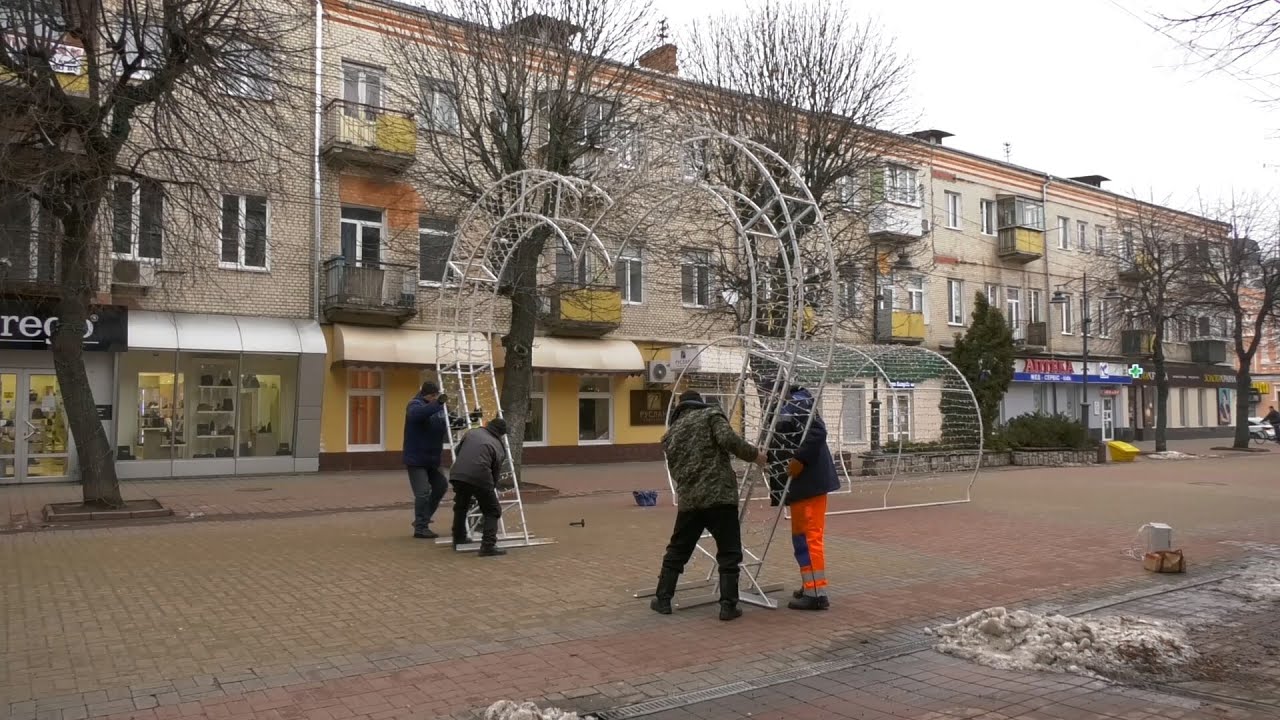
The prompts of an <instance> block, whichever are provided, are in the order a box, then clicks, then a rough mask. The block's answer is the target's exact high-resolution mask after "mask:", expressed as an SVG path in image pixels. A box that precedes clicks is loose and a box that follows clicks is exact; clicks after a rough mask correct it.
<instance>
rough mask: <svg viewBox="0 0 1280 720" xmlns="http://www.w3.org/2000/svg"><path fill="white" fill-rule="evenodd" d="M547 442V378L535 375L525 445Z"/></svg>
mask: <svg viewBox="0 0 1280 720" xmlns="http://www.w3.org/2000/svg"><path fill="white" fill-rule="evenodd" d="M546 442H547V376H546V375H544V374H542V373H534V374H533V378H532V380H531V382H530V384H529V414H528V416H526V417H525V421H524V445H525V447H528V446H530V445H545V444H546Z"/></svg>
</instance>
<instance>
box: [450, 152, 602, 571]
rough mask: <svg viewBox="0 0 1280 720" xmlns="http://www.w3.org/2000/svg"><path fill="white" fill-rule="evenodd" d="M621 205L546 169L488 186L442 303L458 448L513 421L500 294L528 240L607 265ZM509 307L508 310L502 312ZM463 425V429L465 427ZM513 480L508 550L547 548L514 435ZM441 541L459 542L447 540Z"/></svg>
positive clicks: (505, 526)
mask: <svg viewBox="0 0 1280 720" xmlns="http://www.w3.org/2000/svg"><path fill="white" fill-rule="evenodd" d="M612 204H613V200H612V199H611V198H610V197H609V195H608V194H607V193H606V192H605V191H604V190H602V189H601V188H600V187H599V186H597V185H595V184H594V183H591V182H589V181H587V180H583V179H580V178H572V177H567V176H564V175H560V174H557V173H552V172H548V171H543V170H524V171H521V172H517V173H513V174H511V175H508V176H506V177H504V178H502V179H501V180H499V181H498V182H496V183H494V184H493V185H492V186H490V187H489V188H488V190H486V192H485V193H484V194H483V195H482V196H481V197H480V199H479V200H477V201H476V202H475V203H473V204H472V206H471V208H470V209H469V210H468V211H467V213H466V214H465V215H464V216H463V218H462V220H461V221H460V222H459V223H458V226H457V231H456V234H455V240H454V243H453V246H452V248H451V250H450V254H449V259H448V261H447V262H446V264H445V269H444V273H443V277H441V278H440V282H439V284H440V288H441V291H442V297H441V301H440V302H439V303H438V305H437V314H438V318H437V320H438V323H437V327H438V328H439V329H438V331H437V334H436V370H437V374H438V377H439V379H440V385H441V388H442V390H443V391H444V392H446V393H448V394H450V395H451V396H452V397H455V398H457V401H458V403H459V404H460V405H461V407H460V408H459V409H460V410H461V413H460V415H459V416H457V417H460V418H462V419H463V420H462V422H456V421H455V420H454V419H453V418H451V420H450V422H449V443H450V445H451V446H453V445H454V443H455V432H456V431H457V430H460V429H461V427H458V426H461V425H464V424H465V426H467V427H469V428H471V429H476V428H478V427H479V425H480V424H481V423H483V421H484V420H485V419H486V418H487V417H501V416H502V415H503V411H502V404H501V401H500V396H501V392H500V389H499V387H498V379H497V373H496V369H497V364H496V358H495V357H494V341H495V340H496V339H497V338H498V337H499V336H500V334H501V333H503V332H505V330H504V329H503V327H502V325H503V323H504V322H505V318H506V317H507V314H506V312H507V311H509V307H510V306H509V301H504V298H503V296H502V295H501V294H500V292H499V286H500V284H501V282H500V279H501V278H503V277H504V276H505V274H506V272H507V269H508V268H509V267H512V266H511V263H512V260H513V259H514V256H515V253H516V251H517V250H518V248H519V247H520V245H521V244H522V243H524V242H525V241H527V240H528V239H529V238H530V237H531V236H533V235H534V234H535V233H538V234H545V237H546V239H547V240H550V241H552V242H556V243H558V244H557V245H556V249H557V250H561V251H563V252H566V253H568V254H569V255H570V257H571V258H572V259H573V261H574V262H575V264H576V263H578V262H581V261H582V260H583V258H585V257H587V256H591V257H594V258H596V259H597V261H599V262H601V263H602V264H603V266H604V267H605V268H606V269H607V268H610V267H612V264H613V259H612V258H613V257H614V256H613V255H611V254H610V253H609V251H608V250H607V249H606V248H605V246H604V244H603V243H601V242H600V239H599V238H598V237H596V234H595V230H594V226H595V224H596V221H597V220H598V219H599V216H600V214H601V213H603V212H604V211H605V210H607V209H608V208H609V207H610V206H612ZM503 305H506V306H507V308H506V309H505V310H504V308H503V307H502V306H503ZM455 423H456V425H458V426H455ZM503 444H504V446H505V447H506V449H507V457H506V474H507V476H508V477H507V482H506V483H504V484H505V485H507V487H508V488H509V489H506V490H500V492H499V502H500V504H501V507H502V519H501V521H500V523H499V527H498V546H499V547H503V548H514V547H529V546H534V545H545V544H548V543H551V542H554V541H553V540H550V539H548V538H539V537H536V536H535V535H533V534H532V533H531V532H530V530H529V524H528V521H527V519H526V517H525V512H524V502H523V499H522V497H521V494H520V480H519V478H518V477H517V476H516V470H515V463H514V461H513V459H512V457H511V444H510V439H509V438H504V439H503ZM481 523H482V517H481V515H480V513H479V510H478V508H475V507H473V508H472V509H471V510H470V511H469V512H468V514H467V528H468V533H469V534H470V535H471V536H473V537H474V535H475V534H476V533H478V532H479V527H480V524H481ZM437 542H438V543H440V544H447V543H450V542H452V539H451V538H441V539H440V540H438V541H437ZM478 547H479V545H478V544H477V543H474V542H473V543H470V544H467V545H460V546H458V550H459V551H473V550H476V549H478Z"/></svg>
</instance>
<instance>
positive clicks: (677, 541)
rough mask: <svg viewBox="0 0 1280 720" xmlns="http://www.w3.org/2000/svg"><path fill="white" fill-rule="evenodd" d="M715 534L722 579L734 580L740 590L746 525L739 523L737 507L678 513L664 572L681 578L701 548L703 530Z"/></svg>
mask: <svg viewBox="0 0 1280 720" xmlns="http://www.w3.org/2000/svg"><path fill="white" fill-rule="evenodd" d="M703 530H708V531H710V532H711V537H712V538H713V539H714V540H715V541H716V564H717V565H718V566H719V568H720V577H721V578H722V579H727V578H732V581H733V583H734V587H737V585H736V583H737V579H738V574H739V572H740V567H739V566H740V565H741V564H742V526H741V525H740V524H739V523H738V506H737V505H715V506H713V507H709V508H700V509H697V510H681V511H679V512H677V513H676V526H675V528H674V529H673V530H672V531H671V542H669V543H667V552H666V554H665V555H663V556H662V572H663V573H664V574H668V573H669V574H673V575H679V574H680V573H682V572H684V566H685V565H686V564H688V562H689V558H690V557H692V556H693V551H694V549H695V548H697V546H698V539H699V538H701V537H702V531H703Z"/></svg>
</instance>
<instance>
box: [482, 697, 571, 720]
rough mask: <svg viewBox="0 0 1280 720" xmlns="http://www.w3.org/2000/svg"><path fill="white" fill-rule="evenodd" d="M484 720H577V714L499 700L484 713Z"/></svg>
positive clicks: (529, 703)
mask: <svg viewBox="0 0 1280 720" xmlns="http://www.w3.org/2000/svg"><path fill="white" fill-rule="evenodd" d="M484 720H578V713H572V712H566V711H564V710H560V709H557V708H547V709H545V710H542V709H539V708H538V706H537V705H534V704H533V703H531V702H526V703H515V702H512V701H510V700H499V701H498V702H496V703H494V704H492V705H490V706H489V709H488V710H485V711H484Z"/></svg>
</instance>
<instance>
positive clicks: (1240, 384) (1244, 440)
mask: <svg viewBox="0 0 1280 720" xmlns="http://www.w3.org/2000/svg"><path fill="white" fill-rule="evenodd" d="M1250 359H1251V358H1250ZM1244 360H1245V358H1241V361H1242V363H1243V361H1244ZM1252 386H1253V375H1252V374H1251V373H1250V372H1249V366H1248V365H1247V364H1241V365H1240V369H1239V370H1237V371H1236V422H1235V426H1236V430H1235V441H1234V442H1232V443H1231V447H1233V448H1235V449H1237V450H1248V449H1249V390H1250V388H1251V387H1252Z"/></svg>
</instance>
